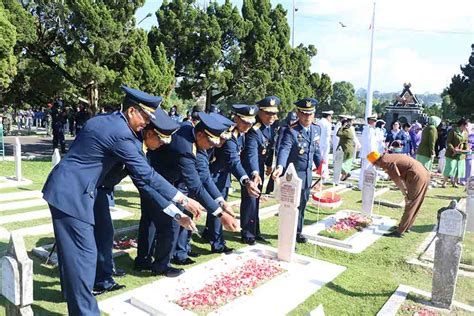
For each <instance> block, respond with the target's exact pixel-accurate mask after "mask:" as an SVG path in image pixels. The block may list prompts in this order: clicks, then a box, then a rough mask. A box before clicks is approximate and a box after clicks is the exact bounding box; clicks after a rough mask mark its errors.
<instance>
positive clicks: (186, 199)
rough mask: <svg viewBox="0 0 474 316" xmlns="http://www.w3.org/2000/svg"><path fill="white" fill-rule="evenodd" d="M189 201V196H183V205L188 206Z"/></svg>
mask: <svg viewBox="0 0 474 316" xmlns="http://www.w3.org/2000/svg"><path fill="white" fill-rule="evenodd" d="M188 203H189V199H188V197H187V196H185V197H184V198H183V200H182V201H181V205H182V206H183V207H186V205H188Z"/></svg>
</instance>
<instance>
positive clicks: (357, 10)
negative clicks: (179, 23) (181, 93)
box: [136, 0, 474, 93]
mask: <svg viewBox="0 0 474 316" xmlns="http://www.w3.org/2000/svg"><path fill="white" fill-rule="evenodd" d="M197 1H198V3H200V4H202V5H204V4H205V3H206V1H205V0H197ZM161 2H162V0H146V2H145V5H144V6H143V7H142V8H140V9H139V10H137V12H136V19H137V22H139V21H141V19H142V18H143V17H145V16H146V15H147V14H148V13H150V12H151V13H153V15H152V16H151V17H149V18H147V19H145V20H143V21H142V22H141V23H140V24H139V26H140V27H142V28H145V29H150V28H151V26H152V25H157V20H156V17H155V14H154V13H155V12H156V10H157V9H158V8H159V7H160V5H161ZM218 2H223V0H218ZM271 2H272V5H273V6H275V5H276V4H278V3H280V4H282V5H283V7H284V8H285V9H287V10H288V14H287V16H288V23H289V25H290V28H291V27H292V24H293V21H292V14H291V13H292V6H293V1H292V0H279V1H274V0H272V1H271ZM233 3H234V4H235V5H236V6H237V7H238V8H239V9H240V8H241V7H242V1H241V0H236V1H233ZM373 7H374V1H373V0H295V8H296V9H297V11H296V12H295V21H294V40H295V46H297V45H298V44H300V43H303V44H304V45H309V44H313V45H315V46H316V48H317V49H318V54H317V56H315V57H314V58H313V59H312V60H311V70H312V71H314V72H318V73H327V74H328V75H329V76H330V77H331V80H332V81H333V82H335V81H349V82H351V83H352V84H353V85H354V87H355V88H356V89H358V88H365V89H367V86H368V74H369V60H370V38H371V27H370V26H371V24H372V23H371V20H372V13H373ZM343 25H344V26H343ZM374 26H375V27H374V50H373V61H372V63H373V64H372V67H373V71H372V88H373V90H374V91H375V90H378V91H380V92H399V91H401V90H402V88H403V84H404V83H405V82H410V83H411V84H412V91H413V92H414V93H426V92H430V93H441V92H442V90H443V89H444V88H445V87H446V86H448V85H449V83H450V81H451V78H452V76H453V75H454V74H458V73H460V65H464V64H466V63H467V62H468V59H469V56H470V54H471V44H473V43H474V1H473V0H450V1H441V0H437V1H433V0H396V1H395V0H379V1H376V4H375V23H374ZM290 44H291V40H290Z"/></svg>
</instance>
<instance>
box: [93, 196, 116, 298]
mask: <svg viewBox="0 0 474 316" xmlns="http://www.w3.org/2000/svg"><path fill="white" fill-rule="evenodd" d="M111 198H112V192H111V191H110V190H105V189H98V190H97V197H96V200H95V204H94V220H95V226H94V236H95V241H96V246H97V268H96V275H95V282H94V287H101V288H105V289H108V288H110V287H112V286H113V285H114V284H115V281H114V279H113V272H114V260H113V256H112V248H113V245H114V225H113V222H112V216H111V214H110V207H109V206H110V199H111ZM112 199H113V198H112Z"/></svg>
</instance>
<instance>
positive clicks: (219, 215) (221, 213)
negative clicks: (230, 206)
mask: <svg viewBox="0 0 474 316" xmlns="http://www.w3.org/2000/svg"><path fill="white" fill-rule="evenodd" d="M222 215H224V212H220V213H219V214H217V215H216V216H217V217H219V218H221V217H222Z"/></svg>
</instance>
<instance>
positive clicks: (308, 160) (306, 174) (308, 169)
mask: <svg viewBox="0 0 474 316" xmlns="http://www.w3.org/2000/svg"><path fill="white" fill-rule="evenodd" d="M318 139H319V130H318V127H317V126H316V125H314V124H311V125H310V126H309V128H308V130H305V129H304V128H303V126H301V125H300V124H299V123H295V124H293V125H292V126H291V127H289V128H288V129H286V130H285V132H284V134H283V137H282V141H281V145H280V148H279V150H278V157H277V166H283V168H284V170H286V168H287V167H288V165H289V164H290V163H293V165H294V166H295V169H296V172H297V174H298V177H299V178H300V179H301V180H302V181H303V182H302V186H301V200H300V206H299V211H300V213H299V218H298V227H297V232H298V233H301V231H302V228H303V221H304V210H305V208H306V203H307V202H308V198H309V194H310V191H311V183H312V179H313V178H312V169H313V168H312V167H313V162H314V163H315V164H316V165H317V164H318V154H319V145H318V143H317V140H318Z"/></svg>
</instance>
